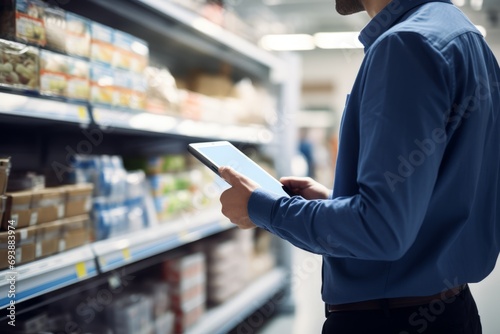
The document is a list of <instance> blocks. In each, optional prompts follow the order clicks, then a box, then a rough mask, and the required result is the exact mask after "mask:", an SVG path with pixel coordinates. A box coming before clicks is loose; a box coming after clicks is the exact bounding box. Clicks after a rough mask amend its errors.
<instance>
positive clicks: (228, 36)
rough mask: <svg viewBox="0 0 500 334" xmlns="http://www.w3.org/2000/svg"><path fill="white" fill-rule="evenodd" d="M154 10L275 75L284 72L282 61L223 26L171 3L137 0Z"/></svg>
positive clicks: (155, 0) (156, 0)
mask: <svg viewBox="0 0 500 334" xmlns="http://www.w3.org/2000/svg"><path fill="white" fill-rule="evenodd" d="M136 1H137V2H140V3H143V4H145V5H147V6H149V7H151V8H152V9H155V10H157V11H159V12H161V13H163V14H165V15H167V16H169V17H171V18H173V19H175V20H177V21H179V22H180V23H182V24H184V25H185V26H187V27H190V28H192V29H194V30H196V31H198V32H199V33H200V34H201V35H203V36H204V37H205V38H206V39H209V40H212V42H216V43H220V44H221V45H222V46H225V47H227V48H230V49H232V50H234V51H236V52H237V53H239V54H240V55H241V56H243V57H246V58H249V59H252V60H253V61H255V62H258V63H260V64H262V65H264V66H266V67H268V68H269V69H270V70H271V71H274V73H280V72H282V69H281V68H282V61H281V60H280V59H279V58H278V57H276V56H275V55H273V54H272V53H269V52H267V51H264V50H263V49H260V48H259V47H258V46H257V45H255V44H254V43H251V42H249V41H247V40H245V39H243V38H241V37H239V36H237V35H236V34H234V33H232V32H230V31H227V30H225V29H224V28H222V27H221V26H219V25H217V24H215V23H213V22H211V21H209V20H207V19H206V18H204V17H202V16H200V15H199V14H197V13H194V12H192V11H191V10H189V9H186V8H183V7H181V6H179V5H177V4H175V3H171V2H169V1H158V0H136Z"/></svg>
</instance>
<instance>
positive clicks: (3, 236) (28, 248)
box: [0, 227, 36, 270]
mask: <svg viewBox="0 0 500 334" xmlns="http://www.w3.org/2000/svg"><path fill="white" fill-rule="evenodd" d="M35 237H36V227H28V228H22V229H16V230H11V231H6V232H0V270H1V269H5V268H7V267H8V266H9V264H11V265H14V266H17V265H20V264H24V263H26V262H30V261H33V260H34V259H35ZM9 241H10V242H9ZM9 245H10V246H11V247H10V248H11V249H9ZM9 250H11V251H13V252H15V260H14V259H12V258H9V255H11V254H12V253H9ZM9 262H10V263H9Z"/></svg>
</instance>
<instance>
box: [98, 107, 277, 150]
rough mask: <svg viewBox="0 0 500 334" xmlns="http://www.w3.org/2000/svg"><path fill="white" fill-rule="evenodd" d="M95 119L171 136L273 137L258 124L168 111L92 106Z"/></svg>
mask: <svg viewBox="0 0 500 334" xmlns="http://www.w3.org/2000/svg"><path fill="white" fill-rule="evenodd" d="M93 116H94V120H95V122H96V123H97V124H98V125H99V126H102V127H108V126H111V127H113V128H120V129H127V130H139V131H144V132H149V133H162V134H168V135H174V136H181V137H189V138H204V139H219V140H228V141H235V142H245V143H251V144H267V143H270V142H271V141H272V140H273V133H272V132H271V131H270V130H269V129H268V128H267V127H264V126H259V125H245V126H243V125H227V124H221V123H214V122H207V121H195V120H190V119H183V118H177V117H173V116H168V115H157V114H151V113H145V112H127V111H121V110H114V109H106V108H94V109H93Z"/></svg>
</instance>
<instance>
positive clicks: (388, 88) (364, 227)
mask: <svg viewBox="0 0 500 334" xmlns="http://www.w3.org/2000/svg"><path fill="white" fill-rule="evenodd" d="M360 40H361V42H362V43H363V44H364V46H365V58H364V61H363V63H362V65H361V68H360V71H359V74H358V76H357V78H356V81H355V83H354V86H353V88H352V92H351V94H350V96H349V98H348V101H347V104H346V107H345V110H344V114H343V119H342V125H341V131H340V147H339V154H338V161H337V169H336V176H335V184H334V188H333V196H332V198H331V199H328V200H304V199H303V198H301V197H299V196H294V197H292V198H280V197H278V196H275V195H273V194H271V193H269V192H266V191H265V190H263V189H260V188H259V189H257V190H255V191H254V192H253V193H252V195H251V197H250V200H249V203H248V212H249V215H250V218H251V219H252V221H253V222H254V223H255V224H256V225H257V226H259V227H262V228H265V229H267V230H269V231H271V232H272V233H274V234H276V235H278V236H280V237H281V238H283V239H286V240H288V241H290V242H291V243H292V244H294V245H296V246H297V247H300V248H302V249H305V250H308V251H310V252H314V253H317V254H322V255H323V287H322V295H323V300H324V301H325V302H327V303H330V304H338V303H346V302H355V301H361V300H369V299H377V298H390V297H399V296H421V295H431V294H435V293H438V292H441V291H443V290H445V289H448V288H451V287H453V286H456V285H459V284H463V283H467V282H477V281H480V280H482V279H483V278H484V277H486V276H487V275H488V274H489V273H490V272H491V270H492V269H493V267H494V265H495V262H496V259H497V256H498V252H499V250H500V210H499V206H500V117H499V113H500V84H499V82H500V69H499V66H498V63H497V62H496V60H495V58H494V56H493V54H492V53H491V51H490V49H489V48H488V46H487V45H486V43H485V41H484V39H483V37H482V36H481V34H480V33H479V32H478V31H477V30H476V28H475V27H474V25H473V24H472V23H471V22H470V21H469V20H468V19H467V18H466V17H465V16H464V15H463V14H462V13H461V12H460V10H459V9H458V8H456V7H455V6H453V5H452V4H451V3H450V1H447V0H437V1H432V0H412V1H410V0H394V1H392V2H391V3H390V4H389V5H388V6H387V7H386V8H384V9H383V10H382V11H381V12H380V13H378V14H377V15H376V16H375V17H374V18H373V19H372V20H371V21H370V23H369V24H368V25H367V26H366V27H365V28H364V29H363V31H362V32H361V34H360Z"/></svg>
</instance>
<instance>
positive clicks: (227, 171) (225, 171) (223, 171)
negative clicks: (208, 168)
mask: <svg viewBox="0 0 500 334" xmlns="http://www.w3.org/2000/svg"><path fill="white" fill-rule="evenodd" d="M219 175H220V176H221V177H222V178H223V179H224V181H226V182H227V183H229V184H230V185H233V178H234V177H235V176H236V175H238V173H237V172H236V171H235V170H234V169H232V168H231V167H228V166H221V167H219Z"/></svg>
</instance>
